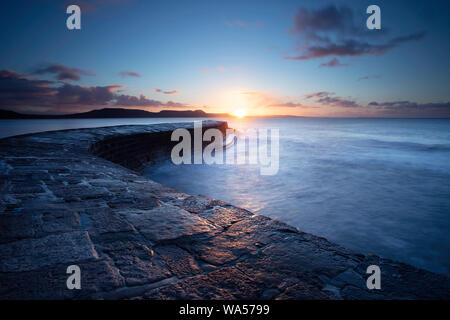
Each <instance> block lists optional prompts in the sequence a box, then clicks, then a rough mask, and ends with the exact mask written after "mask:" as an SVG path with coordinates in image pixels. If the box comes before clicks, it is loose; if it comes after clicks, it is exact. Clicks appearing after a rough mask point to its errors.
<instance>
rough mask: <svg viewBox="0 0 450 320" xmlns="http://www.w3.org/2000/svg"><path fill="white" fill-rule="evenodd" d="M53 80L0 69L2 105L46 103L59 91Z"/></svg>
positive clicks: (0, 104)
mask: <svg viewBox="0 0 450 320" xmlns="http://www.w3.org/2000/svg"><path fill="white" fill-rule="evenodd" d="M52 84H53V83H52V82H51V81H46V80H38V79H31V78H30V77H28V76H26V75H22V74H19V73H17V72H15V71H11V70H1V71H0V107H8V106H20V105H23V104H27V103H38V104H40V105H46V104H47V103H48V102H47V100H48V98H49V97H50V98H51V97H52V96H53V95H55V94H56V93H57V90H56V89H55V88H53V87H52Z"/></svg>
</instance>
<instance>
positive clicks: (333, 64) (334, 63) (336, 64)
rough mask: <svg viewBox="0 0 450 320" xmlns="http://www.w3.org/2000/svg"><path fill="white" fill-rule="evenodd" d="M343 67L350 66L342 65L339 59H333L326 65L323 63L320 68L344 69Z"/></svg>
mask: <svg viewBox="0 0 450 320" xmlns="http://www.w3.org/2000/svg"><path fill="white" fill-rule="evenodd" d="M343 66H348V64H346V63H340V62H339V60H338V59H337V58H333V59H331V60H330V61H328V62H326V63H321V64H320V67H329V68H332V67H343Z"/></svg>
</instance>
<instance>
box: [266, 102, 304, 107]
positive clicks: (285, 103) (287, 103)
mask: <svg viewBox="0 0 450 320" xmlns="http://www.w3.org/2000/svg"><path fill="white" fill-rule="evenodd" d="M269 107H286V108H302V107H303V108H306V107H305V106H304V105H302V104H301V103H297V102H284V103H275V104H272V105H270V106H269Z"/></svg>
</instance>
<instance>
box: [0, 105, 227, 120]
mask: <svg viewBox="0 0 450 320" xmlns="http://www.w3.org/2000/svg"><path fill="white" fill-rule="evenodd" d="M219 117H231V116H230V115H229V114H227V113H207V112H204V111H203V110H161V111H159V112H150V111H145V110H139V109H124V108H104V109H97V110H91V111H88V112H81V113H73V114H63V115H44V114H23V113H18V112H15V111H10V110H0V119H89V118H91V119H92V118H219Z"/></svg>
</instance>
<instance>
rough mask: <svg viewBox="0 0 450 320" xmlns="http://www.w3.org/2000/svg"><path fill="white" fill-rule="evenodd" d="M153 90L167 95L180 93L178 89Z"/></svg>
mask: <svg viewBox="0 0 450 320" xmlns="http://www.w3.org/2000/svg"><path fill="white" fill-rule="evenodd" d="M155 92H159V93H164V94H169V95H175V94H179V93H180V91H178V90H170V91H164V90H161V89H158V88H156V89H155Z"/></svg>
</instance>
